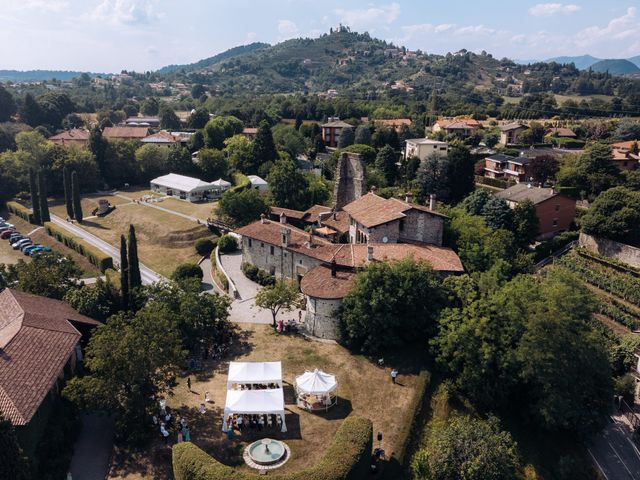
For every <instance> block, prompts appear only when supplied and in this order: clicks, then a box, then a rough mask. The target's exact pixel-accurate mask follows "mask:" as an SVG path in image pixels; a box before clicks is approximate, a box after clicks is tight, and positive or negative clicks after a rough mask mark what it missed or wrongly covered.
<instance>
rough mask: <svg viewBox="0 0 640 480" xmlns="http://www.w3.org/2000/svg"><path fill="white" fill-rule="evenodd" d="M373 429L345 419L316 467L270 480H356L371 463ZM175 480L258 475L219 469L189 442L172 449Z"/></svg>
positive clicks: (237, 479) (253, 479) (238, 479)
mask: <svg viewBox="0 0 640 480" xmlns="http://www.w3.org/2000/svg"><path fill="white" fill-rule="evenodd" d="M372 448H373V426H372V424H371V420H369V419H367V418H363V417H355V416H352V417H347V418H346V419H345V421H344V422H342V425H340V428H338V431H337V432H336V436H335V437H334V438H333V442H332V443H331V445H330V446H329V448H328V449H327V452H326V453H325V456H324V457H323V458H322V460H320V463H318V464H317V465H315V466H313V467H310V468H308V469H306V470H303V471H301V472H297V473H290V474H285V475H277V474H274V475H271V474H269V478H270V479H272V480H360V479H363V478H366V477H367V475H368V473H369V469H370V463H371V450H372ZM173 476H174V478H175V480H258V479H259V478H262V477H261V476H260V475H257V474H253V473H245V472H243V471H241V470H239V469H235V468H232V467H229V466H227V465H223V464H222V463H220V462H218V461H217V460H215V459H214V458H213V457H211V456H210V455H208V454H207V453H205V452H203V451H202V450H200V449H199V448H198V447H196V446H195V445H194V444H192V443H190V442H183V443H178V444H177V445H174V446H173Z"/></svg>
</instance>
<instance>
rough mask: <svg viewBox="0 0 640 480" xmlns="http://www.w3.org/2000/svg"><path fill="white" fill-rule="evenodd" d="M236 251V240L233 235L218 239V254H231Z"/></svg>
mask: <svg viewBox="0 0 640 480" xmlns="http://www.w3.org/2000/svg"><path fill="white" fill-rule="evenodd" d="M237 249H238V240H236V237H234V236H233V235H229V234H227V235H223V236H221V237H220V238H219V239H218V250H220V253H231V252H235V251H236V250H237Z"/></svg>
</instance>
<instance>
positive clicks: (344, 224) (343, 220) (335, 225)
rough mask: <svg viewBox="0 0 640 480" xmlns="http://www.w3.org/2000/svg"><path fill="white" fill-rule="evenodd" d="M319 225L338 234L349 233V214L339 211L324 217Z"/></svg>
mask: <svg viewBox="0 0 640 480" xmlns="http://www.w3.org/2000/svg"><path fill="white" fill-rule="evenodd" d="M320 223H322V225H325V226H327V227H329V228H332V229H334V230H336V231H338V232H340V233H346V232H348V231H349V214H348V213H347V212H343V211H342V210H340V211H338V212H334V213H333V214H332V215H331V216H326V217H324V218H323V219H322V221H321V222H320Z"/></svg>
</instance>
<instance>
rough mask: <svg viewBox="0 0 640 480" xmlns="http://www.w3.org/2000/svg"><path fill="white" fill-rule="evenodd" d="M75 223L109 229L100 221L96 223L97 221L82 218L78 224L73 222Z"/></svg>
mask: <svg viewBox="0 0 640 480" xmlns="http://www.w3.org/2000/svg"><path fill="white" fill-rule="evenodd" d="M75 225H80V226H82V227H90V228H97V229H99V230H110V229H109V228H107V227H105V226H104V225H101V224H100V223H97V222H92V221H91V220H83V221H82V223H79V224H78V223H75Z"/></svg>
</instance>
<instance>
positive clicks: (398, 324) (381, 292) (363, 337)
mask: <svg viewBox="0 0 640 480" xmlns="http://www.w3.org/2000/svg"><path fill="white" fill-rule="evenodd" d="M374 255H375V247H374ZM439 284H440V279H439V278H438V275H437V274H436V273H434V271H433V270H432V269H431V268H430V267H429V266H428V265H426V264H424V263H416V262H414V261H412V260H408V259H407V260H403V261H401V262H398V263H394V264H389V263H386V262H380V263H378V262H374V263H371V264H370V265H369V266H368V267H367V268H366V269H365V270H364V271H363V272H362V273H360V274H358V275H357V277H356V279H355V282H354V284H353V286H352V287H351V290H350V291H349V293H348V294H347V296H346V297H345V298H344V300H343V303H342V308H341V312H340V314H339V318H340V325H341V331H342V338H343V340H344V342H345V343H346V344H347V345H348V346H349V347H350V348H352V349H354V350H356V351H363V352H366V353H372V354H376V353H381V352H383V351H385V350H393V349H397V348H401V347H402V346H404V345H406V344H407V343H410V342H414V341H420V340H424V339H426V338H429V336H430V335H432V334H433V333H434V332H435V319H436V317H437V314H438V312H439V310H440V308H441V306H442V305H443V298H442V296H441V290H440V288H439Z"/></svg>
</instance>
